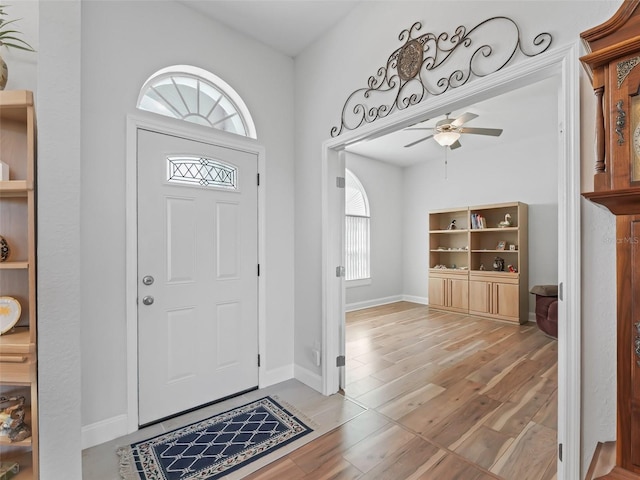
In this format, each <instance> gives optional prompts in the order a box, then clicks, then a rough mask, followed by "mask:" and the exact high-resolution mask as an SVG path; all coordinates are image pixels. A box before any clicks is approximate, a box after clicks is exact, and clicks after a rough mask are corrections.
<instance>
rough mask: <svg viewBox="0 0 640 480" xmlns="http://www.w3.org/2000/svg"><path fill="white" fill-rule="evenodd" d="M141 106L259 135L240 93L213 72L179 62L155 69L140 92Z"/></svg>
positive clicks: (181, 117) (159, 112)
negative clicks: (178, 63)
mask: <svg viewBox="0 0 640 480" xmlns="http://www.w3.org/2000/svg"><path fill="white" fill-rule="evenodd" d="M137 106H138V108H139V109H141V110H146V111H148V112H153V113H157V114H160V115H165V116H167V117H172V118H178V119H181V120H184V121H186V122H192V123H197V124H198V125H205V126H208V127H211V128H217V129H219V130H224V131H225V132H231V133H237V134H238V135H243V136H245V137H251V138H257V135H256V128H255V125H254V123H253V119H252V118H251V114H250V113H249V109H248V108H247V106H246V105H245V103H244V102H243V101H242V98H240V95H238V93H237V92H236V91H235V90H234V89H233V88H231V86H230V85H229V84H227V83H226V82H225V81H224V80H222V79H221V78H219V77H217V76H216V75H214V74H213V73H211V72H207V71H206V70H203V69H201V68H197V67H192V66H190V65H175V66H173V67H167V68H163V69H162V70H159V71H157V72H156V73H154V74H153V75H152V76H151V77H149V79H148V80H147V81H146V82H145V84H144V85H143V86H142V89H141V90H140V95H139V96H138V105H137Z"/></svg>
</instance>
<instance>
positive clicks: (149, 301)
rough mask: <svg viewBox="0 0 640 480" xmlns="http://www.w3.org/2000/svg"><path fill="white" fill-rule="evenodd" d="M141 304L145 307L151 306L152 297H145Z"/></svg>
mask: <svg viewBox="0 0 640 480" xmlns="http://www.w3.org/2000/svg"><path fill="white" fill-rule="evenodd" d="M142 303H144V304H145V305H152V304H153V297H152V296H151V295H147V296H146V297H144V298H143V299H142Z"/></svg>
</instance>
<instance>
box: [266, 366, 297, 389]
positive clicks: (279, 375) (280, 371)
mask: <svg viewBox="0 0 640 480" xmlns="http://www.w3.org/2000/svg"><path fill="white" fill-rule="evenodd" d="M293 377H294V375H293V364H290V365H285V366H284V367H279V368H274V369H271V370H266V371H265V372H264V373H261V374H260V388H265V387H269V386H271V385H275V384H276V383H280V382H284V381H285V380H289V379H291V378H293Z"/></svg>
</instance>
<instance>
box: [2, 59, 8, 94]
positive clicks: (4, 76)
mask: <svg viewBox="0 0 640 480" xmlns="http://www.w3.org/2000/svg"><path fill="white" fill-rule="evenodd" d="M7 80H9V69H8V68H7V62H5V61H4V59H3V58H2V55H0V90H4V87H6V86H7Z"/></svg>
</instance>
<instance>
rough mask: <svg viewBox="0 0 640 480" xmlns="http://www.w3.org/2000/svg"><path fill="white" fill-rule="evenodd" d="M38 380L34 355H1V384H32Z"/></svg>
mask: <svg viewBox="0 0 640 480" xmlns="http://www.w3.org/2000/svg"><path fill="white" fill-rule="evenodd" d="M35 379H36V360H35V358H34V356H33V355H30V354H24V355H6V354H2V355H0V383H30V382H32V381H35Z"/></svg>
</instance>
